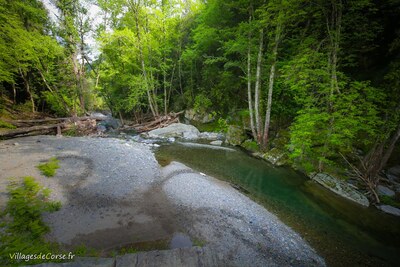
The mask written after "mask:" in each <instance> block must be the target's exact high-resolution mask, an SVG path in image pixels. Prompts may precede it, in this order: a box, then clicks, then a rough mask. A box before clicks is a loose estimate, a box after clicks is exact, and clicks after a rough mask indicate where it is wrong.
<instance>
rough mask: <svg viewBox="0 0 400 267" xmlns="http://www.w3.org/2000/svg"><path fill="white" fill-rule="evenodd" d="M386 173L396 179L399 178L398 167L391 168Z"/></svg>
mask: <svg viewBox="0 0 400 267" xmlns="http://www.w3.org/2000/svg"><path fill="white" fill-rule="evenodd" d="M387 172H388V173H389V174H391V175H394V176H396V177H400V165H396V166H393V167H391V168H390V169H389V170H388V171H387Z"/></svg>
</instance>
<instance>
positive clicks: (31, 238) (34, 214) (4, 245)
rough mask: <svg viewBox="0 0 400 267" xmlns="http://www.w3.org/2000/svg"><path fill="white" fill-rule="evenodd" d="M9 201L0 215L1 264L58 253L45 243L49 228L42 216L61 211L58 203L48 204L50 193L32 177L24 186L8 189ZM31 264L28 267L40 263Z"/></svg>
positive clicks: (24, 179)
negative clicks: (19, 257) (18, 257)
mask: <svg viewBox="0 0 400 267" xmlns="http://www.w3.org/2000/svg"><path fill="white" fill-rule="evenodd" d="M8 191H9V195H10V199H9V201H8V202H7V206H6V208H5V210H4V212H3V213H2V214H1V219H2V221H3V223H2V224H1V225H0V227H1V230H0V241H1V242H0V263H1V264H2V265H3V266H4V265H15V264H17V262H16V261H15V260H14V261H13V260H11V259H10V254H11V255H12V254H14V253H17V252H20V253H23V254H39V253H49V252H53V253H54V251H55V250H57V247H56V246H55V245H54V244H51V243H48V242H46V241H44V239H43V236H44V234H46V233H47V232H48V231H49V228H48V227H47V226H46V225H45V224H44V222H43V221H42V219H41V214H42V213H43V212H53V211H56V210H58V209H59V208H60V207H61V204H60V203H59V202H50V201H48V199H49V195H50V191H49V190H48V189H44V188H43V187H41V186H40V185H39V184H38V183H37V182H36V181H35V179H34V178H33V177H24V178H23V182H22V184H20V183H16V182H13V183H11V184H10V185H9V187H8ZM40 262H41V260H31V261H29V262H27V263H28V264H35V263H40Z"/></svg>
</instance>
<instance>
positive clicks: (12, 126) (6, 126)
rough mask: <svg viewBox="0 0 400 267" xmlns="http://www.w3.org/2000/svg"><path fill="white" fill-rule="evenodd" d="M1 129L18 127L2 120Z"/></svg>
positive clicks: (0, 121)
mask: <svg viewBox="0 0 400 267" xmlns="http://www.w3.org/2000/svg"><path fill="white" fill-rule="evenodd" d="M0 128H6V129H15V128H17V127H16V126H14V125H12V124H11V123H8V122H6V121H2V120H0Z"/></svg>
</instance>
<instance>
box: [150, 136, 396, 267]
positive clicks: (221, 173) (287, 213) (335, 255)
mask: <svg viewBox="0 0 400 267" xmlns="http://www.w3.org/2000/svg"><path fill="white" fill-rule="evenodd" d="M156 157H157V159H158V161H159V163H160V164H161V165H166V164H168V163H169V162H170V161H179V162H182V163H184V164H186V165H188V166H189V167H191V168H193V169H195V170H197V171H200V172H203V173H206V174H208V175H210V176H214V177H216V178H218V179H221V180H225V181H229V182H231V183H233V184H236V185H238V186H239V187H241V188H243V191H244V192H245V193H246V194H247V195H248V196H249V197H250V198H252V199H254V200H255V201H257V202H258V203H260V204H262V205H263V206H264V207H266V208H267V209H268V210H270V211H271V212H273V213H275V214H276V215H277V216H278V217H279V218H280V219H281V220H282V221H283V222H284V223H286V224H287V225H289V226H290V227H292V228H293V229H294V230H296V231H297V232H298V233H299V234H300V235H301V236H302V237H303V238H304V239H306V240H307V241H308V242H309V243H310V244H311V245H312V246H313V247H314V249H316V250H317V252H318V253H319V254H320V255H321V256H323V257H324V258H325V260H326V262H327V264H328V265H329V266H396V265H397V264H398V255H400V218H396V217H394V216H391V215H387V214H384V213H382V212H380V211H378V210H376V209H375V208H373V207H370V208H364V207H362V206H359V205H358V204H355V203H352V202H350V201H348V200H346V199H343V198H341V197H338V196H336V195H335V194H333V193H332V192H330V191H328V190H326V189H324V188H322V187H321V186H319V185H318V184H315V183H314V182H312V181H310V180H309V179H308V178H307V177H305V176H304V175H302V174H300V173H297V172H295V171H294V170H292V169H289V168H282V167H275V166H273V165H271V164H269V163H267V162H265V161H263V160H259V159H256V158H253V157H251V156H249V155H248V154H246V153H245V152H243V151H241V150H239V149H233V150H220V149H210V148H205V147H201V146H191V145H190V144H185V143H181V144H179V143H173V144H163V145H161V146H160V147H159V148H157V150H156ZM397 266H398V265H397Z"/></svg>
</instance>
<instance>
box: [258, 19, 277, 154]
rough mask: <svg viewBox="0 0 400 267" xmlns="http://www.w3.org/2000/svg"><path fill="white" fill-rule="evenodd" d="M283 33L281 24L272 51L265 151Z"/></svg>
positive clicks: (263, 144) (264, 141) (263, 145)
mask: <svg viewBox="0 0 400 267" xmlns="http://www.w3.org/2000/svg"><path fill="white" fill-rule="evenodd" d="M281 31H282V24H281V23H280V22H279V23H278V25H277V26H276V32H275V45H274V48H273V51H272V63H271V70H270V73H269V84H268V99H267V110H266V112H265V124H264V136H263V142H262V149H263V150H265V149H267V146H268V134H269V126H270V124H271V106H272V93H273V90H274V81H275V70H276V61H277V57H278V47H279V42H280V39H281Z"/></svg>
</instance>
